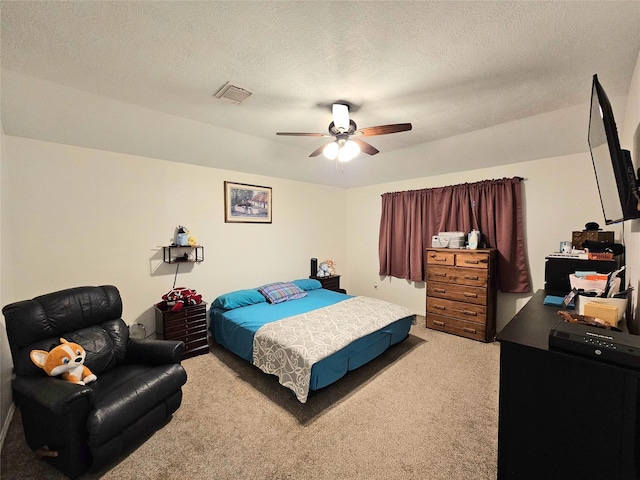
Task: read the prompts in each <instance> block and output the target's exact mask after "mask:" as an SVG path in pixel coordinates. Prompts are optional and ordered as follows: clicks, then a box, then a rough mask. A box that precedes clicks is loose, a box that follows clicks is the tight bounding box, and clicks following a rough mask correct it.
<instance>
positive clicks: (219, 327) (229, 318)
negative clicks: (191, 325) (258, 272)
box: [209, 288, 352, 363]
mask: <svg viewBox="0 0 640 480" xmlns="http://www.w3.org/2000/svg"><path fill="white" fill-rule="evenodd" d="M347 298H352V295H345V294H342V293H338V292H334V291H332V290H325V289H324V288H318V289H316V290H309V291H308V292H307V296H306V297H303V298H299V299H297V300H290V301H288V302H283V303H278V304H275V305H272V304H270V303H266V302H263V303H258V304H256V305H249V306H247V307H241V308H235V309H233V310H223V309H220V308H212V309H211V310H210V314H209V315H210V319H211V322H210V325H209V330H210V331H211V333H212V334H213V338H214V339H215V341H216V342H217V343H219V344H221V345H222V346H223V347H225V348H227V349H228V350H231V351H232V352H233V353H235V354H236V355H238V356H240V357H242V358H244V359H245V360H247V361H249V362H252V363H253V336H254V335H255V333H256V332H257V331H258V329H259V328H260V327H261V326H262V325H264V324H265V323H269V322H275V321H276V320H280V319H282V318H287V317H291V316H293V315H297V314H299V313H304V312H308V311H310V310H315V309H318V308H322V307H326V306H328V305H333V304H334V303H338V302H341V301H343V300H346V299H347Z"/></svg>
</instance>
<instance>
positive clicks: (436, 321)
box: [433, 320, 444, 327]
mask: <svg viewBox="0 0 640 480" xmlns="http://www.w3.org/2000/svg"><path fill="white" fill-rule="evenodd" d="M433 324H434V325H437V326H439V327H444V322H440V321H439V320H434V321H433Z"/></svg>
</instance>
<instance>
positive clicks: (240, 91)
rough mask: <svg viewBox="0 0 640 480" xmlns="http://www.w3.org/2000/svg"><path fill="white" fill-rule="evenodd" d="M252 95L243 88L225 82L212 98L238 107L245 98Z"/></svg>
mask: <svg viewBox="0 0 640 480" xmlns="http://www.w3.org/2000/svg"><path fill="white" fill-rule="evenodd" d="M252 93H253V92H250V91H249V90H247V89H245V88H242V87H239V86H238V85H233V84H232V83H231V82H227V83H225V84H224V85H223V86H222V88H220V90H218V91H217V92H216V93H214V94H213V96H214V97H216V98H219V99H220V100H225V101H227V102H230V103H233V104H235V105H240V104H241V103H242V102H244V101H245V100H246V99H247V98H249V97H250V96H251V95H252Z"/></svg>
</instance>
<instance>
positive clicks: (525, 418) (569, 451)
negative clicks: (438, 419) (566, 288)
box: [497, 290, 640, 480]
mask: <svg viewBox="0 0 640 480" xmlns="http://www.w3.org/2000/svg"><path fill="white" fill-rule="evenodd" d="M544 295H545V292H544V291H542V290H540V291H538V292H537V293H536V294H535V295H534V296H533V298H532V299H531V300H530V301H529V302H528V303H527V305H525V307H524V308H523V309H522V310H521V311H520V312H519V313H518V314H517V315H516V316H515V317H514V318H513V320H511V322H510V323H509V324H508V325H507V326H506V327H505V328H504V329H503V330H502V331H501V332H500V333H499V334H498V336H497V340H498V341H499V342H500V395H499V402H500V413H499V433H498V479H499V480H504V479H518V480H522V479H532V480H533V479H545V480H553V479H558V480H560V479H561V480H572V479H576V480H577V479H580V480H584V479H594V480H595V479H608V480H614V479H619V480H622V479H625V480H626V479H636V478H639V476H638V474H639V472H640V470H638V465H639V461H640V442H639V441H638V438H639V433H640V416H639V415H638V407H639V405H640V388H639V386H640V371H637V370H634V369H630V368H626V367H622V366H617V365H612V364H606V363H603V362H600V361H597V360H596V359H592V358H588V357H582V356H578V355H573V354H571V353H566V352H562V351H557V350H550V349H549V331H550V329H551V328H553V327H554V326H555V325H556V324H557V323H558V321H559V320H560V319H559V317H558V316H557V314H556V312H557V310H558V308H557V307H551V306H545V305H543V299H544Z"/></svg>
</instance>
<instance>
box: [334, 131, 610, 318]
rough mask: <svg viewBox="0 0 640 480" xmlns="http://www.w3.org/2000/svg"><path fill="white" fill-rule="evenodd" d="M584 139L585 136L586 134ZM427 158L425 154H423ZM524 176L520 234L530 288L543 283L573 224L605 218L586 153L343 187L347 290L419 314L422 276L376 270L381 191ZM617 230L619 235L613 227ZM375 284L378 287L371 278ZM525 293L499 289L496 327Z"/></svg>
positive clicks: (575, 227)
mask: <svg viewBox="0 0 640 480" xmlns="http://www.w3.org/2000/svg"><path fill="white" fill-rule="evenodd" d="M585 142H586V140H585ZM425 161H428V160H425ZM515 176H519V177H523V178H525V181H524V183H523V193H524V195H523V198H524V219H525V239H526V249H527V257H528V261H529V267H530V272H531V278H532V284H533V291H535V290H537V289H541V288H544V262H545V256H546V255H548V254H549V253H551V252H554V251H558V247H559V243H560V241H561V240H571V232H572V231H573V230H582V229H583V228H584V224H585V223H587V222H590V221H596V222H598V223H600V224H601V225H603V224H604V219H603V215H602V210H601V208H600V203H599V199H598V189H597V186H596V181H595V176H594V173H593V167H592V165H591V157H590V156H589V154H588V153H585V154H580V155H570V156H564V157H557V158H548V159H542V160H537V161H533V162H525V163H517V164H513V165H507V166H502V167H495V168H486V169H481V170H472V171H467V172H463V173H457V174H450V175H441V176H434V177H427V178H420V179H414V180H408V181H404V182H395V183H389V184H383V185H374V186H371V187H363V188H355V189H351V190H349V191H348V192H347V257H348V258H349V268H348V273H347V276H348V277H349V285H350V289H351V292H350V293H354V294H356V295H368V296H378V297H381V298H384V299H385V300H389V301H392V302H395V303H399V304H402V305H404V306H406V307H408V308H411V309H413V310H414V311H416V312H418V313H420V314H422V315H424V313H425V300H426V294H425V285H424V282H415V283H414V282H408V281H406V280H401V279H397V278H392V277H386V278H383V277H380V276H379V275H378V266H379V262H378V227H379V222H380V209H381V198H380V195H382V194H383V193H386V192H394V191H403V190H413V189H420V188H429V187H437V186H445V185H455V184H459V183H464V182H476V181H480V180H485V179H493V178H503V177H515ZM612 230H614V231H616V236H618V235H619V233H618V232H617V229H612ZM375 283H377V284H378V288H377V289H376V288H375V287H374V284H375ZM529 298H530V295H516V294H499V295H498V319H497V323H498V330H500V329H501V328H502V327H504V325H506V323H507V322H508V321H509V320H510V319H511V318H512V317H513V315H514V314H515V313H516V312H517V311H518V310H519V309H520V308H521V307H522V306H523V305H524V303H526V300H528V299H529Z"/></svg>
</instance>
